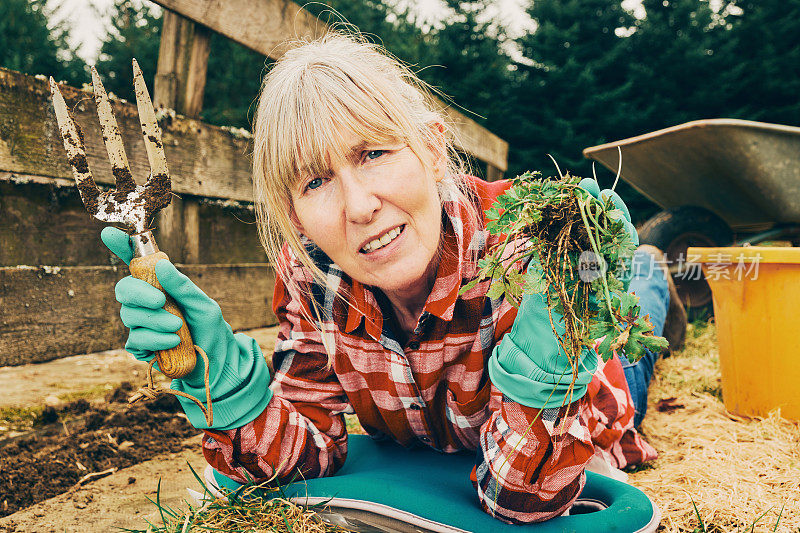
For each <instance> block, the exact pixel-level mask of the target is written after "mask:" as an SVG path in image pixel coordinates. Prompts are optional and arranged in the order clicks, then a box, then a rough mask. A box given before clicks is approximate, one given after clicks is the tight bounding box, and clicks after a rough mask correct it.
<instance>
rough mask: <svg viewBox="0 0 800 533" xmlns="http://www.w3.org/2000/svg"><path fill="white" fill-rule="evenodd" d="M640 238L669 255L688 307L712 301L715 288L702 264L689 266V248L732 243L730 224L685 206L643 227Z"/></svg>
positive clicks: (711, 214)
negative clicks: (707, 278)
mask: <svg viewBox="0 0 800 533" xmlns="http://www.w3.org/2000/svg"><path fill="white" fill-rule="evenodd" d="M639 241H640V242H641V243H642V244H652V245H653V246H656V247H658V248H660V249H661V250H663V252H664V254H665V255H666V260H667V265H668V266H669V269H670V272H671V273H672V278H673V280H674V281H675V288H676V289H677V290H678V294H679V295H680V297H681V300H682V301H683V305H684V306H686V308H687V309H690V308H691V309H697V308H701V307H705V306H707V305H708V304H709V303H711V288H710V287H709V286H708V283H707V282H706V280H705V277H704V276H703V273H702V271H701V270H700V266H699V265H696V266H689V265H688V264H687V261H690V260H691V258H690V257H687V256H686V250H687V249H688V248H689V247H690V246H711V247H715V246H728V245H730V243H731V242H732V241H733V232H732V231H731V228H730V227H729V226H728V224H726V223H725V221H724V220H722V219H721V218H720V217H718V216H717V215H715V214H714V213H712V212H711V211H709V210H707V209H703V208H702V207H696V206H681V207H676V208H673V209H668V210H666V211H661V212H660V213H658V214H656V215H655V216H653V217H652V218H650V219H649V220H647V222H645V223H644V224H643V225H642V227H641V228H640V229H639Z"/></svg>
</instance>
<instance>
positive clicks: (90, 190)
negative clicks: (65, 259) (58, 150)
mask: <svg viewBox="0 0 800 533" xmlns="http://www.w3.org/2000/svg"><path fill="white" fill-rule="evenodd" d="M50 93H51V95H52V96H53V108H54V109H55V112H56V120H57V121H58V129H59V132H60V133H61V140H62V141H63V142H64V150H66V152H67V159H68V160H69V165H70V166H71V167H72V175H73V176H74V177H75V183H76V185H77V186H78V193H79V194H80V195H81V200H83V205H85V206H86V209H87V210H88V211H89V213H90V214H92V215H96V214H97V211H98V203H97V198H98V197H99V196H100V189H98V188H97V185H96V184H95V182H94V179H93V178H92V173H91V171H90V170H89V164H88V162H87V161H86V148H85V147H84V144H83V133H82V132H81V130H80V128H79V127H78V125H77V124H76V123H75V121H74V120H73V118H72V115H71V114H70V112H69V109H67V103H66V102H65V101H64V97H63V96H62V95H61V91H60V90H59V89H58V85H56V82H55V80H54V79H53V77H52V76H51V77H50Z"/></svg>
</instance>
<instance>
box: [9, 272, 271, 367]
mask: <svg viewBox="0 0 800 533" xmlns="http://www.w3.org/2000/svg"><path fill="white" fill-rule="evenodd" d="M177 266H178V268H179V269H180V270H181V271H182V272H184V273H185V274H186V275H187V276H189V277H190V278H191V279H192V280H193V281H194V282H195V283H196V284H197V285H198V286H199V287H200V288H201V289H203V291H205V292H206V294H208V295H209V296H210V297H211V298H213V299H214V300H216V301H217V302H218V303H219V305H220V307H222V312H223V316H224V317H225V319H226V320H227V321H228V323H229V324H230V325H231V327H232V328H233V329H234V330H239V329H252V328H259V327H264V326H268V325H272V324H274V323H275V322H276V318H275V315H274V314H273V313H272V291H273V286H274V274H273V272H272V271H271V270H270V269H269V268H268V267H267V266H266V265H263V264H238V265H177ZM126 275H128V269H127V267H124V266H122V265H120V266H107V267H103V266H95V267H27V266H17V267H2V268H0V366H3V365H16V364H24V363H32V362H38V361H47V360H50V359H55V358H58V357H64V356H67V355H74V354H81V353H89V352H97V351H102V350H108V349H111V348H119V347H121V346H123V345H124V342H125V338H126V337H127V331H126V328H125V327H124V326H123V325H122V322H121V321H120V318H119V304H118V303H117V301H116V300H115V299H114V290H113V287H114V284H115V283H116V282H117V280H119V279H121V278H122V277H124V276H126ZM256 310H257V311H256Z"/></svg>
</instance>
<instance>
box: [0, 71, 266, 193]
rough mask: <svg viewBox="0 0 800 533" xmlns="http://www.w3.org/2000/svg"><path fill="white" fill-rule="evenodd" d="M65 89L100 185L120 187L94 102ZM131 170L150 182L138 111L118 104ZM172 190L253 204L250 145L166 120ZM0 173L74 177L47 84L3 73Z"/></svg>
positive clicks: (205, 128) (115, 103) (211, 129)
mask: <svg viewBox="0 0 800 533" xmlns="http://www.w3.org/2000/svg"><path fill="white" fill-rule="evenodd" d="M61 91H62V93H63V94H64V98H65V100H66V102H67V105H68V106H69V107H70V109H72V111H73V114H74V115H75V119H76V121H77V122H78V124H79V125H80V126H81V128H82V129H83V131H84V135H85V138H86V152H87V157H88V160H89V167H90V168H91V170H92V173H93V175H94V178H95V181H97V182H98V183H106V184H113V183H114V178H113V176H112V174H111V166H110V163H109V161H108V154H107V153H106V149H105V146H104V145H103V141H102V137H101V135H100V126H99V122H98V120H97V114H96V110H95V105H94V100H93V99H92V97H91V95H90V94H88V93H84V92H83V91H80V90H78V89H75V88H72V87H67V86H62V87H61ZM112 107H113V109H114V114H115V115H116V116H117V120H118V122H119V126H120V130H121V133H122V136H123V142H124V143H125V148H126V151H127V153H128V161H129V162H130V166H131V171H132V172H133V175H134V178H135V179H136V180H137V181H138V182H139V183H144V180H145V179H146V178H147V176H148V173H149V170H150V165H149V163H148V161H147V154H146V152H145V148H144V142H143V141H142V134H141V126H140V125H139V119H138V113H137V111H136V106H135V105H134V104H131V103H129V102H124V101H113V102H112ZM161 124H162V129H163V133H164V149H165V151H166V154H167V163H168V165H169V171H170V175H171V177H172V190H173V192H176V193H178V194H182V193H186V194H191V195H195V196H206V197H211V198H225V199H233V200H242V201H248V202H249V201H252V199H253V193H252V185H251V181H250V179H251V178H250V158H249V157H248V156H247V154H248V153H249V142H248V141H247V140H245V139H239V138H235V137H234V136H233V135H231V134H230V133H229V132H227V131H225V130H223V129H222V128H218V127H216V126H209V125H207V124H203V123H202V122H200V121H197V120H192V119H186V118H175V119H172V120H170V119H165V120H163V121H162V122H161ZM0 171H6V172H12V173H18V174H28V175H37V176H48V177H53V178H65V179H71V178H72V172H71V170H70V168H69V165H68V163H67V157H66V153H65V152H64V145H63V144H62V141H61V137H60V135H59V133H58V126H57V124H56V118H55V114H54V113H53V106H52V104H51V102H50V90H49V88H48V86H47V80H44V79H37V78H35V77H33V76H27V75H25V74H20V73H18V72H13V71H10V70H5V69H2V68H0Z"/></svg>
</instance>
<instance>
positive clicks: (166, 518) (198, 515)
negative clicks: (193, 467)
mask: <svg viewBox="0 0 800 533" xmlns="http://www.w3.org/2000/svg"><path fill="white" fill-rule="evenodd" d="M197 479H198V481H200V478H199V477H198V478H197ZM200 483H201V484H202V481H200ZM159 486H160V484H159ZM278 493H279V489H275V488H267V487H264V486H259V485H250V486H246V487H243V488H242V489H240V490H237V491H236V493H235V494H234V493H229V492H227V493H226V494H227V496H228V498H227V500H226V499H225V498H213V497H212V496H210V495H209V492H208V491H207V490H206V491H205V498H206V503H205V505H203V506H202V507H194V506H192V505H189V506H188V507H189V508H188V510H186V511H176V510H174V509H172V508H170V507H167V506H165V505H163V504H161V502H160V501H159V499H158V495H157V496H156V500H155V501H153V503H154V504H155V505H156V507H158V510H159V512H160V515H161V524H160V525H156V524H152V523H149V522H148V527H147V529H145V530H131V529H127V530H125V531H129V532H131V533H133V532H135V533H192V532H194V533H199V532H201V531H204V532H207V531H242V532H248V533H262V532H263V533H267V532H269V533H334V532H335V533H339V532H346V531H348V530H347V529H343V528H341V527H337V526H333V525H330V524H326V523H325V522H323V521H322V520H321V519H320V517H319V516H318V515H317V514H316V513H315V512H314V509H315V507H314V506H309V507H302V506H300V505H297V504H295V503H293V502H290V501H289V500H287V499H285V498H283V497H281V496H280V495H279V494H278Z"/></svg>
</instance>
